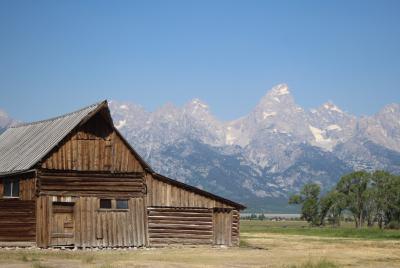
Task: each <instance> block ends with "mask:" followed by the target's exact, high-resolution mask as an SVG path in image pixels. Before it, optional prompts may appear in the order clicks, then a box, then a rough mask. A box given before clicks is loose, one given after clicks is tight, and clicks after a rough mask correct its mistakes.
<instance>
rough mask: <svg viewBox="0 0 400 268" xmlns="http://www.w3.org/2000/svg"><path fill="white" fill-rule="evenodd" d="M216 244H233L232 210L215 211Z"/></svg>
mask: <svg viewBox="0 0 400 268" xmlns="http://www.w3.org/2000/svg"><path fill="white" fill-rule="evenodd" d="M213 227H214V230H213V231H214V232H213V234H214V244H216V245H226V246H231V245H232V227H233V225H232V211H228V212H227V211H214V214H213Z"/></svg>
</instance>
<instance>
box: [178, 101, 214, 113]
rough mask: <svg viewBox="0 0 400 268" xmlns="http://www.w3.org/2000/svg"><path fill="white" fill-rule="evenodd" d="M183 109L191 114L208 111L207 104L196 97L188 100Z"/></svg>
mask: <svg viewBox="0 0 400 268" xmlns="http://www.w3.org/2000/svg"><path fill="white" fill-rule="evenodd" d="M183 109H184V111H185V112H186V113H188V114H191V115H196V114H204V113H210V110H209V107H208V105H207V104H206V103H205V102H203V101H201V100H200V99H197V98H196V99H193V100H191V101H190V102H188V103H187V104H186V105H185V106H184V108H183Z"/></svg>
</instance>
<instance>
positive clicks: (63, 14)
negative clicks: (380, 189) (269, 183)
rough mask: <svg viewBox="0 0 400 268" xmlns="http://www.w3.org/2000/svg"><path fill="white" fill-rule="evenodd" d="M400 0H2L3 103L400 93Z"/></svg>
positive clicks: (232, 105)
mask: <svg viewBox="0 0 400 268" xmlns="http://www.w3.org/2000/svg"><path fill="white" fill-rule="evenodd" d="M399 14H400V1H383V0H377V1H365V0H363V1H349V0H346V1H317V0H315V1H297V0H292V1H235V0H231V1H217V0H213V1H204V0H201V1H200V0H198V1H191V0H188V1H147V0H146V1H98V0H96V1H70V0H68V1H16V0H10V1H7V0H2V1H0V93H1V95H0V108H2V109H4V110H6V111H7V112H8V113H9V114H11V116H12V117H14V118H17V119H20V120H23V121H31V120H36V119H42V118H46V117H49V116H54V115H58V114H61V113H64V112H68V111H71V110H74V109H76V108H79V107H81V106H85V105H88V104H91V103H93V102H96V101H98V100H101V99H116V100H126V101H131V102H134V103H137V104H141V105H142V106H144V107H145V108H146V109H148V110H154V109H155V108H156V107H158V106H160V105H163V104H164V103H166V102H172V103H174V104H176V105H183V104H184V103H185V102H188V101H189V100H191V99H192V98H196V97H197V98H200V99H202V100H203V101H205V102H206V103H208V104H209V105H210V107H211V110H212V111H213V113H214V114H215V115H216V116H217V117H218V118H220V119H223V120H228V119H233V118H236V117H239V116H242V115H244V114H246V113H248V112H249V111H250V110H251V109H252V107H254V106H255V105H256V103H257V102H258V100H259V99H260V98H261V97H262V96H263V95H264V94H265V92H266V91H267V90H268V89H269V88H271V87H272V86H274V85H275V84H277V83H282V82H285V83H287V84H289V86H290V88H291V90H292V93H293V95H294V96H295V98H296V100H297V102H298V103H299V104H300V105H302V106H303V107H305V108H311V107H315V106H319V105H320V104H322V103H323V102H325V101H327V100H331V101H333V102H334V103H336V104H337V105H338V106H339V107H341V108H342V109H343V110H346V111H349V112H352V113H355V114H357V115H363V114H373V113H375V112H377V111H378V110H379V109H380V108H382V106H384V105H385V104H388V103H392V102H400V15H399Z"/></svg>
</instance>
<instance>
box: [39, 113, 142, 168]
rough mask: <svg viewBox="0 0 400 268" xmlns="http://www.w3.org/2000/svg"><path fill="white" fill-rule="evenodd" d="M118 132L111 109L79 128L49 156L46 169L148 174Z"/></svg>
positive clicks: (43, 162)
mask: <svg viewBox="0 0 400 268" xmlns="http://www.w3.org/2000/svg"><path fill="white" fill-rule="evenodd" d="M142 164H143V161H142V160H139V157H138V155H137V154H136V153H135V152H134V150H133V149H132V148H131V147H130V146H129V144H127V142H126V141H125V140H124V139H123V138H122V136H121V135H120V134H119V133H118V132H117V130H116V129H115V128H114V125H113V123H112V120H111V117H110V116H109V112H108V108H106V107H105V108H103V109H101V110H99V111H98V112H97V113H96V114H94V115H92V116H91V118H89V119H87V120H85V122H83V124H80V125H79V126H78V127H76V128H75V129H74V130H73V131H71V133H69V134H68V135H67V137H65V138H64V140H63V141H62V142H61V143H60V144H59V145H57V146H56V147H55V148H54V149H53V150H52V151H51V152H50V153H49V154H48V156H46V157H45V158H44V159H43V161H42V164H41V167H42V168H47V169H58V170H77V171H110V172H144V170H145V168H146V167H147V166H146V165H144V166H143V165H142Z"/></svg>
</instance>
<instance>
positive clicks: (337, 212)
mask: <svg viewBox="0 0 400 268" xmlns="http://www.w3.org/2000/svg"><path fill="white" fill-rule="evenodd" d="M345 208H346V198H345V196H344V194H343V193H340V192H338V191H337V190H336V189H334V190H332V191H330V192H328V193H326V194H325V195H324V196H323V197H321V199H320V221H321V224H322V223H323V221H324V219H325V218H327V217H328V219H329V222H331V223H332V224H333V225H335V226H340V218H341V216H342V212H343V210H344V209H345Z"/></svg>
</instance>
